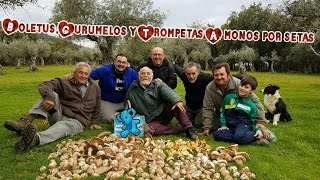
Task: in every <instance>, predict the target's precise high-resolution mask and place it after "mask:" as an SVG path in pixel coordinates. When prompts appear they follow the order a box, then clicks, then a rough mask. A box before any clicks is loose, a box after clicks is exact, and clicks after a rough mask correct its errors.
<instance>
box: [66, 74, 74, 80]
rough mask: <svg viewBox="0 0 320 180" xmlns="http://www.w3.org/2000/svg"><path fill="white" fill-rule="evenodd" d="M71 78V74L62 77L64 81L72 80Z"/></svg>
mask: <svg viewBox="0 0 320 180" xmlns="http://www.w3.org/2000/svg"><path fill="white" fill-rule="evenodd" d="M72 78H73V74H66V75H64V79H65V80H70V79H72Z"/></svg>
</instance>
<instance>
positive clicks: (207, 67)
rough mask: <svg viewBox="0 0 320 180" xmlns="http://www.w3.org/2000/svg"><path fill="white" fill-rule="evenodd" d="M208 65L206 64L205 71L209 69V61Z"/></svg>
mask: <svg viewBox="0 0 320 180" xmlns="http://www.w3.org/2000/svg"><path fill="white" fill-rule="evenodd" d="M205 63H206V64H205V67H204V70H207V69H209V63H208V60H206V62H205Z"/></svg>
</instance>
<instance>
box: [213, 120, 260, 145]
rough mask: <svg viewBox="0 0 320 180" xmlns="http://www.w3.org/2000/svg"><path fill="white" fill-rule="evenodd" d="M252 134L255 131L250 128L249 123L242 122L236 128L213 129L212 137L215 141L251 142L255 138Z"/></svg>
mask: <svg viewBox="0 0 320 180" xmlns="http://www.w3.org/2000/svg"><path fill="white" fill-rule="evenodd" d="M254 134H255V132H254V131H253V130H252V127H251V125H249V124H246V123H243V122H242V123H240V124H238V125H237V126H236V128H233V129H229V130H220V131H219V130H217V131H215V132H214V133H213V137H214V139H215V140H216V141H225V142H234V143H238V144H251V143H252V142H254V141H255V140H256V137H255V136H254Z"/></svg>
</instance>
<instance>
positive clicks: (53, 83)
mask: <svg viewBox="0 0 320 180" xmlns="http://www.w3.org/2000/svg"><path fill="white" fill-rule="evenodd" d="M89 74H90V65H89V64H87V63H85V62H80V63H77V65H76V68H75V71H74V74H73V78H72V79H70V80H65V79H64V78H56V79H52V80H50V81H45V82H43V83H41V84H40V85H39V92H40V94H41V96H42V98H41V99H39V100H38V101H37V102H36V103H35V104H34V106H33V107H32V109H31V110H30V111H29V114H28V115H27V116H25V117H22V118H21V119H20V121H6V122H5V123H4V126H5V127H6V128H7V129H8V130H11V131H16V132H17V133H18V134H20V135H22V139H21V140H20V141H18V142H17V143H16V144H15V149H16V150H17V151H23V150H26V149H29V148H31V147H33V146H37V145H44V144H48V143H50V142H53V141H55V140H57V139H60V138H62V137H65V136H68V135H74V134H78V133H81V132H82V131H84V129H85V128H87V127H91V128H92V129H101V127H100V126H99V125H98V123H99V120H100V118H101V111H100V104H101V102H100V101H101V100H100V99H101V97H100V93H101V92H100V88H99V87H98V86H97V85H96V84H94V83H93V81H92V80H90V79H89ZM41 117H42V118H48V120H49V123H50V125H51V126H50V127H49V128H48V129H47V130H45V131H42V132H38V133H37V132H36V126H34V125H33V124H31V122H32V121H33V119H35V118H41Z"/></svg>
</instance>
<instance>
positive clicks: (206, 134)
mask: <svg viewBox="0 0 320 180" xmlns="http://www.w3.org/2000/svg"><path fill="white" fill-rule="evenodd" d="M209 133H210V130H209V129H205V130H204V131H203V133H202V134H203V135H204V136H209Z"/></svg>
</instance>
